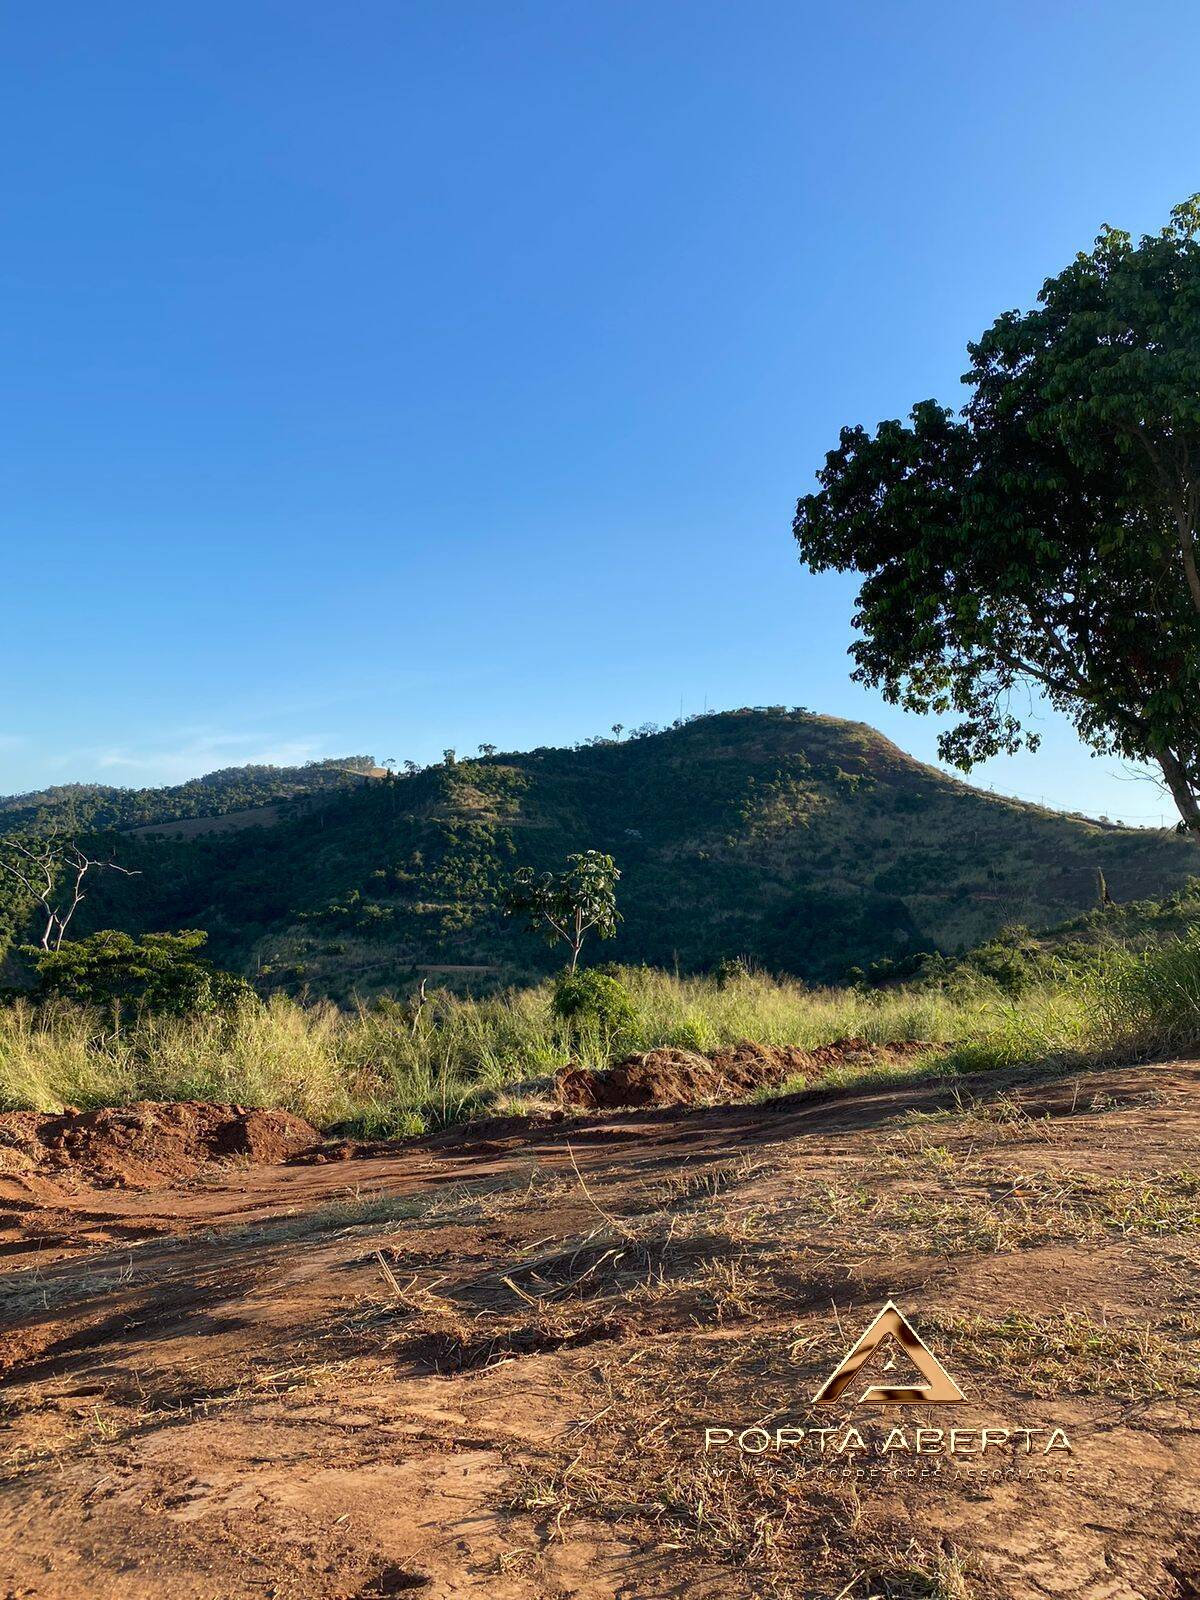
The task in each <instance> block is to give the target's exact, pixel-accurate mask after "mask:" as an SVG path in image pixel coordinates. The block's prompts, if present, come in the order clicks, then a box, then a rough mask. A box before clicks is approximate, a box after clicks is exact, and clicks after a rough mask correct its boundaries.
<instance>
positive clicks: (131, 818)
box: [0, 756, 375, 834]
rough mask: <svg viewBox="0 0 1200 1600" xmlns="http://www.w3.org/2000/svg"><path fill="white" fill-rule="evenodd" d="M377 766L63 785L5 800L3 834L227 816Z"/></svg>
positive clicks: (346, 760) (337, 783) (350, 760)
mask: <svg viewBox="0 0 1200 1600" xmlns="http://www.w3.org/2000/svg"><path fill="white" fill-rule="evenodd" d="M374 766H375V763H374V760H373V758H372V757H371V756H340V757H337V758H334V759H330V760H326V761H310V762H308V763H307V764H306V765H305V766H302V767H265V766H259V767H225V768H222V769H221V770H220V771H219V772H209V773H206V774H205V775H204V777H202V778H192V779H190V780H189V781H188V782H187V783H180V784H175V785H173V786H172V787H170V788H165V789H118V788H113V787H110V786H109V785H107V784H102V783H65V784H59V785H56V786H55V787H54V788H50V789H39V790H36V791H35V792H33V793H31V794H14V795H0V834H5V833H15V832H18V831H20V830H22V829H25V828H29V827H32V826H35V825H38V824H43V825H46V826H50V827H54V828H63V829H68V830H76V829H79V830H90V831H93V832H98V831H103V830H107V829H120V828H135V827H145V826H146V825H148V824H150V823H158V822H161V823H167V822H176V821H179V820H180V819H181V818H185V817H220V816H226V815H227V814H228V813H229V812H231V811H242V810H245V809H246V808H248V807H250V806H262V805H270V804H273V803H276V802H278V801H281V800H290V799H293V798H294V797H295V796H297V795H308V794H332V793H336V792H337V791H338V790H340V789H347V788H350V787H353V785H354V784H355V782H356V779H355V776H354V774H355V773H356V772H365V771H368V770H373V769H374Z"/></svg>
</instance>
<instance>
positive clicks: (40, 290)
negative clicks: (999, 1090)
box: [0, 0, 1200, 821]
mask: <svg viewBox="0 0 1200 1600" xmlns="http://www.w3.org/2000/svg"><path fill="white" fill-rule="evenodd" d="M3 32H4V45H5V48H4V60H5V67H4V76H5V84H4V93H3V97H2V107H3V109H2V110H0V116H2V118H3V124H4V139H3V145H2V155H0V160H2V161H3V166H4V172H3V211H2V221H0V228H2V230H3V240H2V248H0V280H2V283H3V367H2V371H3V400H2V402H0V404H2V407H3V416H2V417H0V423H2V427H0V456H2V460H0V472H2V485H0V489H2V492H0V516H2V517H3V524H4V534H3V545H4V551H3V566H2V568H0V571H2V573H3V584H4V591H5V601H6V603H5V605H4V608H3V635H2V637H3V645H4V657H5V662H6V668H7V670H6V671H5V673H4V678H3V685H4V686H3V689H2V690H0V791H7V792H12V791H15V790H22V789H26V788H30V787H33V786H35V785H41V784H44V783H51V782H62V781H66V780H68V779H73V778H92V779H100V780H103V781H106V782H112V783H146V782H163V781H177V780H179V779H181V778H183V777H186V776H190V775H193V774H195V773H198V772H201V771H205V770H208V769H211V768H212V767H215V766H221V765H229V764H234V763H240V762H242V761H247V760H277V761H291V760H297V759H301V760H302V759H307V758H309V757H312V756H317V755H322V754H343V753H351V752H369V753H373V754H374V755H376V756H377V757H379V758H381V759H382V758H385V757H389V756H393V757H396V758H398V759H400V760H403V759H405V758H406V757H412V758H414V759H418V760H425V759H430V758H433V757H437V756H438V755H440V752H441V750H442V748H443V747H444V746H446V745H453V746H456V747H457V748H458V749H459V750H460V751H466V750H469V749H472V748H473V747H474V746H475V745H476V744H478V743H479V742H480V741H483V740H487V741H490V742H493V743H495V744H498V745H500V746H501V747H503V748H520V747H524V746H527V745H531V744H537V743H558V742H570V741H573V740H575V739H578V738H581V737H584V736H586V735H588V734H591V733H594V732H598V731H601V730H606V729H607V728H608V727H609V725H610V724H611V723H613V722H615V721H620V722H623V723H625V724H627V725H632V724H636V723H640V722H643V721H645V720H648V719H652V720H654V721H658V722H664V721H669V720H670V719H672V718H673V717H675V716H677V715H679V712H680V709H681V707H682V709H683V710H684V711H685V712H691V711H699V710H701V709H703V708H704V706H705V704H706V703H707V705H709V706H710V707H726V706H736V705H743V704H755V703H760V702H767V703H784V704H804V705H807V706H810V707H812V708H813V709H816V710H822V711H828V712H831V713H835V714H838V715H844V716H851V717H858V718H863V719H865V720H868V721H871V722H874V723H875V724H876V725H878V726H879V727H881V728H883V729H884V730H885V731H886V732H887V733H889V734H890V735H891V736H892V737H893V738H895V739H897V740H898V741H899V742H900V743H902V744H903V745H905V746H906V747H907V748H909V749H910V750H912V751H913V752H914V753H916V754H918V755H920V756H922V757H925V758H932V757H933V755H934V741H935V734H936V729H935V728H934V726H933V725H932V724H930V723H929V722H925V721H921V720H919V719H916V718H912V717H907V716H903V715H901V714H899V713H897V712H894V711H891V710H890V709H889V708H887V707H886V706H884V705H883V704H882V702H881V701H880V700H879V698H878V697H877V696H875V695H872V694H868V693H866V692H865V691H862V690H859V689H856V688H855V687H854V686H853V685H851V684H850V683H849V681H848V667H847V662H846V658H845V649H846V645H847V643H848V641H849V637H850V632H849V616H850V609H851V601H852V596H853V586H852V583H851V581H850V580H848V579H846V580H843V579H839V578H837V577H825V578H819V579H818V578H812V577H810V576H808V575H807V574H805V573H804V572H802V570H801V569H800V567H799V565H798V561H797V558H796V553H795V546H794V544H793V542H792V539H791V536H790V521H791V514H792V509H793V506H794V502H795V499H796V496H797V495H798V494H799V493H801V492H804V491H806V490H807V489H808V488H809V487H810V486H811V484H812V474H813V471H814V469H815V468H816V467H817V466H818V465H819V464H820V462H821V459H822V457H823V454H824V452H825V450H826V449H827V448H828V447H829V446H830V445H831V444H833V443H834V441H835V439H836V435H837V430H838V428H839V427H840V426H841V425H842V424H843V423H847V422H858V421H862V422H865V423H868V424H874V423H875V422H877V421H878V420H879V419H880V418H881V417H885V416H895V415H902V414H904V413H905V412H906V411H907V409H908V407H909V406H910V404H911V403H912V402H913V401H915V400H917V399H921V398H924V397H926V396H929V395H934V396H937V397H939V398H942V399H944V400H946V401H954V400H956V398H958V395H959V390H958V377H959V374H960V373H961V372H962V370H963V368H964V365H965V360H964V346H965V344H966V341H967V339H968V338H970V337H973V336H974V335H976V334H977V333H978V332H979V331H981V329H982V328H983V327H984V326H985V325H986V324H987V323H988V322H990V321H991V320H992V318H993V317H994V316H995V315H996V314H997V313H998V312H999V311H1001V310H1003V309H1005V308H1008V307H1011V306H1016V305H1025V304H1028V303H1029V302H1030V301H1031V300H1032V297H1033V296H1034V294H1035V293H1036V291H1037V288H1038V286H1039V285H1040V283H1041V281H1042V279H1043V278H1044V277H1045V276H1046V275H1047V274H1048V273H1051V272H1054V271H1057V270H1058V269H1059V268H1060V267H1061V266H1062V265H1063V264H1065V262H1066V261H1067V260H1068V259H1069V258H1070V255H1071V254H1072V252H1073V251H1074V250H1076V249H1078V248H1082V247H1086V246H1087V245H1088V244H1089V243H1090V241H1091V239H1092V238H1093V236H1094V235H1095V233H1096V231H1097V230H1098V228H1099V226H1100V224H1101V223H1103V222H1105V221H1109V222H1112V223H1113V224H1115V225H1119V226H1124V227H1127V228H1129V229H1131V230H1133V231H1135V232H1136V231H1141V230H1146V229H1152V228H1156V227H1158V226H1159V225H1161V223H1162V222H1163V221H1165V219H1166V214H1167V212H1168V210H1169V208H1170V206H1171V205H1172V204H1173V203H1175V202H1176V201H1178V200H1180V199H1182V198H1183V197H1184V196H1186V195H1187V194H1189V193H1190V192H1192V191H1193V190H1195V189H1198V188H1200V159H1198V158H1200V135H1198V132H1197V127H1198V124H1197V119H1196V104H1195V63H1196V59H1197V54H1198V52H1200V9H1198V8H1197V7H1196V5H1195V3H1194V0H1180V3H1172V0H1142V3H1140V4H1137V5H1135V4H1133V3H1131V0H1120V3H1111V0H1110V3H1104V0H1098V3H1093V4H1070V3H1066V0H1039V3H1027V0H1021V3H1017V0H1013V3H1006V4H1001V3H996V4H987V3H981V4H963V3H962V0H952V3H946V4H930V3H922V0H912V3H906V4H902V5H899V4H896V3H895V0H888V3H878V4H875V3H864V0H860V3H855V0H849V3H846V0H840V3H838V4H833V3H828V4H823V5H816V4H806V3H803V0H786V3H782V0H781V3H775V0H723V3H708V0H347V3H345V4H339V5H331V4H329V3H328V0H322V3H319V4H318V3H314V0H278V3H275V0H205V3H204V4H202V5H199V4H198V5H175V4H163V3H162V0H144V3H142V4H132V3H129V0H107V3H105V4H103V5H98V4H96V3H95V0H59V3H58V4H55V5H52V6H35V5H33V4H30V3H25V4H18V5H16V6H13V7H10V8H8V9H7V11H6V15H5V19H4V23H3ZM1046 732H1047V741H1046V747H1045V750H1044V753H1043V754H1041V755H1040V756H1038V757H1036V758H1031V757H1023V758H1020V759H1017V760H1013V761H998V762H994V763H992V764H991V765H990V766H989V767H988V768H987V769H986V770H984V771H982V773H980V774H977V777H982V781H983V782H984V783H992V784H994V785H995V786H996V788H997V789H1003V790H1006V791H1008V792H1016V793H1020V794H1023V795H1028V796H1030V797H1032V798H1035V799H1036V798H1039V797H1040V796H1043V795H1044V796H1045V797H1046V798H1047V799H1048V800H1049V801H1050V802H1051V803H1058V804H1062V805H1064V806H1077V807H1080V808H1083V809H1088V810H1092V811H1095V812H1102V811H1105V812H1108V813H1109V814H1110V815H1113V816H1121V817H1128V818H1130V819H1131V820H1132V819H1137V820H1153V821H1157V819H1158V817H1159V816H1160V815H1165V814H1167V813H1168V810H1169V808H1168V807H1167V805H1166V804H1165V803H1164V802H1163V800H1162V799H1161V798H1160V796H1159V795H1158V793H1157V792H1156V791H1155V790H1154V789H1153V788H1151V787H1149V786H1144V785H1142V784H1139V783H1137V782H1131V781H1130V780H1129V779H1128V777H1127V776H1126V775H1123V774H1121V773H1120V772H1119V770H1117V769H1115V768H1114V767H1113V766H1112V765H1111V764H1110V763H1104V762H1094V761H1091V760H1089V758H1088V756H1087V755H1086V753H1085V752H1083V751H1082V750H1081V749H1080V747H1079V746H1078V745H1077V743H1076V742H1075V740H1074V739H1073V737H1072V736H1071V734H1070V732H1069V730H1067V729H1065V728H1064V727H1063V725H1062V724H1060V723H1057V722H1055V721H1054V720H1053V719H1049V720H1048V721H1047V723H1046Z"/></svg>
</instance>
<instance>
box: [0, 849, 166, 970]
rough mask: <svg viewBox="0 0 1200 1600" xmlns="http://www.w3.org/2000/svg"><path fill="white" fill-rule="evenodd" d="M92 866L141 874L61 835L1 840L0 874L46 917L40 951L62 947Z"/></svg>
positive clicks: (82, 897) (134, 875) (103, 869)
mask: <svg viewBox="0 0 1200 1600" xmlns="http://www.w3.org/2000/svg"><path fill="white" fill-rule="evenodd" d="M93 868H96V869H97V870H98V871H102V872H119V873H120V874H121V875H122V877H125V878H139V877H141V873H139V872H135V871H134V870H133V868H132V867H119V866H118V865H117V863H116V862H115V861H100V860H97V859H96V858H95V857H93V856H89V855H88V854H87V853H86V851H84V850H82V849H80V847H79V845H78V844H77V843H76V842H75V840H74V839H64V838H63V837H62V836H61V835H60V834H48V835H46V836H45V837H43V838H33V839H28V840H23V839H18V838H16V837H14V836H12V835H9V837H8V838H6V839H3V840H0V873H3V874H5V875H6V876H7V877H9V878H13V879H15V881H16V882H17V883H19V884H20V885H21V887H22V888H23V889H24V890H25V892H26V893H27V894H29V895H31V896H32V898H33V899H34V900H35V901H36V902H37V904H38V905H39V906H40V907H41V908H42V912H43V914H44V916H45V918H46V924H45V927H44V928H43V929H42V937H41V946H42V949H43V950H58V949H59V948H61V946H62V942H63V940H64V939H65V938H66V936H67V927H68V925H69V924H70V921H71V918H72V917H73V916H74V915H75V912H76V911H77V910H78V908H79V903H80V901H81V900H83V899H85V898H86V894H87V891H86V890H85V889H84V886H83V884H84V879H85V878H86V877H87V875H88V873H89V872H91V870H92V869H93Z"/></svg>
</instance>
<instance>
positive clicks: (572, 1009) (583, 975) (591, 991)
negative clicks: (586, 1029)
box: [550, 968, 637, 1033]
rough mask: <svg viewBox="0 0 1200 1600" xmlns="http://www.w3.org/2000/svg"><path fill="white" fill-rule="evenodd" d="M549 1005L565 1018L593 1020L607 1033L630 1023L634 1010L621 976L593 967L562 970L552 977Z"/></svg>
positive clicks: (618, 1031) (633, 1018)
mask: <svg viewBox="0 0 1200 1600" xmlns="http://www.w3.org/2000/svg"><path fill="white" fill-rule="evenodd" d="M550 1008H551V1010H552V1011H553V1012H554V1015H555V1016H556V1017H561V1018H562V1020H563V1021H564V1022H567V1023H570V1024H572V1025H578V1024H579V1023H583V1022H595V1023H597V1024H599V1026H600V1027H601V1028H604V1029H605V1030H607V1032H609V1033H620V1032H622V1031H627V1030H629V1029H630V1028H632V1027H633V1025H634V1023H635V1022H636V1021H637V1011H636V1009H635V1007H634V1004H633V1000H632V998H631V997H630V994H629V990H628V989H627V988H626V987H625V985H624V984H623V983H622V982H621V980H620V978H614V977H612V976H611V975H610V974H609V973H607V972H599V971H597V970H596V969H595V968H585V969H584V971H582V972H579V971H576V972H562V973H560V974H559V976H558V977H557V978H556V979H555V983H554V994H553V996H552V998H551V1001H550Z"/></svg>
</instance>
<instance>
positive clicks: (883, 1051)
mask: <svg viewBox="0 0 1200 1600" xmlns="http://www.w3.org/2000/svg"><path fill="white" fill-rule="evenodd" d="M932 1048H933V1046H932V1045H929V1044H923V1043H920V1042H918V1041H914V1040H910V1039H905V1040H898V1041H896V1042H895V1043H892V1044H873V1043H872V1042H871V1041H870V1040H869V1039H835V1040H834V1041H833V1043H832V1044H823V1045H819V1046H818V1047H817V1048H816V1049H815V1050H801V1049H799V1048H797V1047H796V1046H795V1045H771V1044H755V1043H754V1042H753V1041H752V1040H743V1041H742V1042H741V1043H740V1044H736V1045H733V1046H731V1047H730V1048H729V1049H726V1050H714V1051H713V1052H712V1053H711V1054H709V1055H700V1054H698V1053H697V1052H696V1051H694V1050H679V1049H676V1048H675V1047H674V1046H671V1045H668V1046H664V1047H661V1048H659V1049H657V1050H645V1051H642V1052H640V1053H638V1054H635V1055H630V1056H626V1057H624V1059H623V1060H621V1061H618V1062H616V1063H614V1065H613V1066H611V1067H607V1068H605V1069H604V1070H602V1071H593V1070H592V1069H590V1068H588V1067H577V1066H570V1067H565V1068H564V1069H563V1070H562V1071H561V1072H560V1073H558V1074H557V1077H556V1079H555V1086H556V1088H557V1091H558V1097H559V1099H560V1100H561V1101H562V1103H563V1104H564V1105H567V1106H576V1107H581V1108H584V1109H586V1110H592V1111H594V1110H613V1109H618V1108H621V1107H628V1106H679V1105H696V1104H698V1103H702V1102H704V1101H712V1100H736V1099H740V1098H741V1097H743V1096H745V1095H747V1094H750V1093H752V1092H753V1091H754V1090H755V1089H762V1088H771V1087H773V1086H774V1085H775V1084H779V1083H784V1082H785V1081H786V1080H787V1079H789V1078H797V1077H816V1076H817V1075H818V1073H820V1072H823V1071H826V1070H828V1069H829V1068H830V1067H833V1066H852V1067H862V1066H867V1065H887V1064H889V1063H892V1062H896V1061H902V1060H905V1059H906V1058H908V1057H911V1056H915V1055H920V1054H921V1053H922V1052H923V1051H928V1050H931V1049H932Z"/></svg>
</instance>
